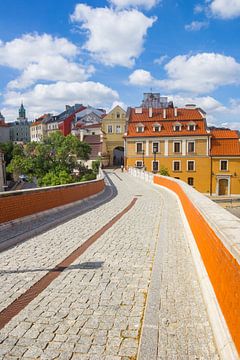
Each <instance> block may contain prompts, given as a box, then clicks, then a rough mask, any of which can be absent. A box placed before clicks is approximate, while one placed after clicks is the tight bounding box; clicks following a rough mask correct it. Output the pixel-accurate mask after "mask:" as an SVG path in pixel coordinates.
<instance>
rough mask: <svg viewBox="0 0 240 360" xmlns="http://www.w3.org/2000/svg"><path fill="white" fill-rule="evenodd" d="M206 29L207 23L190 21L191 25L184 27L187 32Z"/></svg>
mask: <svg viewBox="0 0 240 360" xmlns="http://www.w3.org/2000/svg"><path fill="white" fill-rule="evenodd" d="M207 27H208V22H207V21H192V22H191V24H188V25H185V30H187V31H199V30H201V29H206V28H207Z"/></svg>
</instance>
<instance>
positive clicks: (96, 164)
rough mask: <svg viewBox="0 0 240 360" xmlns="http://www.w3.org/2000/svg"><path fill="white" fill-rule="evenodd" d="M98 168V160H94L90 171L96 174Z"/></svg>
mask: <svg viewBox="0 0 240 360" xmlns="http://www.w3.org/2000/svg"><path fill="white" fill-rule="evenodd" d="M99 167H100V160H95V161H93V162H92V169H93V171H94V172H95V173H96V174H97V173H98V171H99Z"/></svg>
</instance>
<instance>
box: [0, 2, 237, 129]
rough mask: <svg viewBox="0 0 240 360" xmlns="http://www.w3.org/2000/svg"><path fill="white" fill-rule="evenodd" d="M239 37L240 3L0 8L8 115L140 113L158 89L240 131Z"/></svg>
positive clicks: (0, 88)
mask: <svg viewBox="0 0 240 360" xmlns="http://www.w3.org/2000/svg"><path fill="white" fill-rule="evenodd" d="M10 3H11V5H10ZM239 35H240V1H236V0H207V1H206V0H199V1H194V0H193V1H186V0H179V1H174V0H161V1H160V0H159V1H158V0H109V1H103V0H102V1H93V0H92V1H85V2H77V1H73V0H51V1H49V0H41V1H39V0H28V1H26V0H11V2H9V1H5V2H1V3H0V110H1V112H2V113H3V115H4V116H5V118H6V121H12V120H14V119H15V118H16V116H17V111H18V107H19V105H20V102H21V101H23V102H24V104H25V106H26V109H27V113H28V117H29V119H30V120H33V119H34V118H36V117H37V116H39V115H41V114H42V113H45V112H59V111H62V110H63V108H64V106H65V104H74V103H75V102H78V103H79V102H80V103H83V104H89V105H93V106H98V107H105V108H107V109H110V108H111V107H112V106H114V105H115V104H117V103H119V104H120V105H122V106H123V107H127V106H137V105H139V104H140V103H141V100H142V94H143V92H149V91H150V89H152V90H153V91H154V92H160V93H161V94H162V95H164V96H165V95H167V96H169V97H170V98H171V99H173V101H174V103H175V105H176V106H184V105H185V104H186V103H189V102H191V103H192V102H194V103H196V104H197V105H198V106H200V107H202V108H203V109H204V110H205V111H206V112H207V115H208V116H207V119H208V123H209V124H211V125H216V126H227V127H231V128H234V129H240V121H239V119H240V93H239V90H240V41H239V38H240V36H239Z"/></svg>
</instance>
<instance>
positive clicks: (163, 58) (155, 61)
mask: <svg viewBox="0 0 240 360" xmlns="http://www.w3.org/2000/svg"><path fill="white" fill-rule="evenodd" d="M167 59H168V56H167V55H162V56H160V57H159V58H157V59H154V61H153V63H154V64H157V65H162V64H163V63H164V62H165V61H166V60H167Z"/></svg>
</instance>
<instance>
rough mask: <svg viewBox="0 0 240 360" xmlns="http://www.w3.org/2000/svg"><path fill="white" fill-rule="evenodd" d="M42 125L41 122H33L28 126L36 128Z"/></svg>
mask: <svg viewBox="0 0 240 360" xmlns="http://www.w3.org/2000/svg"><path fill="white" fill-rule="evenodd" d="M40 124H42V121H35V122H33V123H32V124H31V125H30V126H36V125H40Z"/></svg>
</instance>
